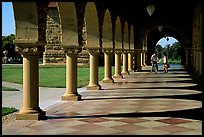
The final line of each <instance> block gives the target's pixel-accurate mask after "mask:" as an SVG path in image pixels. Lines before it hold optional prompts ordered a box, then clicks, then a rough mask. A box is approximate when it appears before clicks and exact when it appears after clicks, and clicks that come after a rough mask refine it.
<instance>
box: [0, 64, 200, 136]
mask: <svg viewBox="0 0 204 137" xmlns="http://www.w3.org/2000/svg"><path fill="white" fill-rule="evenodd" d="M149 70H150V68H149V67H145V68H144V69H143V71H141V72H130V75H124V78H123V79H114V80H115V82H114V83H102V82H100V84H101V86H102V90H95V91H87V90H83V91H80V92H79V94H81V95H82V100H81V101H61V102H59V103H56V104H55V105H53V106H52V107H50V108H49V109H48V110H47V111H46V115H47V119H46V120H40V121H35V120H14V121H12V122H9V123H6V124H3V125H2V134H3V135H202V120H201V118H200V116H199V115H200V113H201V109H202V101H201V99H200V96H201V91H199V90H196V84H194V83H193V82H192V79H191V78H190V76H189V75H188V74H187V73H186V71H184V70H183V69H182V66H174V67H171V68H170V70H169V73H167V74H164V73H163V71H159V73H158V74H154V73H151V72H150V71H149Z"/></svg>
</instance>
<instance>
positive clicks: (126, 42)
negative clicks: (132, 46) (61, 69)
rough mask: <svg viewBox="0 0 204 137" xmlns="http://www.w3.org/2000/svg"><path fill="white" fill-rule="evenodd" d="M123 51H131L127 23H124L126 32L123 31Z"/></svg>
mask: <svg viewBox="0 0 204 137" xmlns="http://www.w3.org/2000/svg"><path fill="white" fill-rule="evenodd" d="M123 49H124V50H129V30H128V23H127V21H125V22H124V31H123Z"/></svg>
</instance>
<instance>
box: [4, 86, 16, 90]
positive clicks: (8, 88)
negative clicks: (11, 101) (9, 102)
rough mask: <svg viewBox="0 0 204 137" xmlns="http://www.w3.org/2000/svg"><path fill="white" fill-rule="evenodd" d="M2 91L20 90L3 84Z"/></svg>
mask: <svg viewBox="0 0 204 137" xmlns="http://www.w3.org/2000/svg"><path fill="white" fill-rule="evenodd" d="M2 91H19V90H18V89H15V88H10V87H3V86H2Z"/></svg>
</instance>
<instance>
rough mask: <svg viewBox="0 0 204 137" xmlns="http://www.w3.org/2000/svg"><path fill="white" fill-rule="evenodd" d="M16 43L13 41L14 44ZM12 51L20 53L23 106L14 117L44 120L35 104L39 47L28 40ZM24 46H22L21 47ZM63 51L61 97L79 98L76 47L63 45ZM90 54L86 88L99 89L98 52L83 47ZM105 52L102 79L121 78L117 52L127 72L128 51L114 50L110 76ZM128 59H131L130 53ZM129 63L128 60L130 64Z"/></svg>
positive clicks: (108, 52)
mask: <svg viewBox="0 0 204 137" xmlns="http://www.w3.org/2000/svg"><path fill="white" fill-rule="evenodd" d="M15 44H16V43H15ZM16 45H17V47H16V51H18V52H20V53H21V54H22V55H23V107H22V108H21V110H20V111H19V113H18V114H16V119H17V120H40V119H45V117H46V112H45V111H43V110H41V108H40V107H39V63H38V60H39V55H40V53H41V52H43V51H42V47H43V46H39V43H38V45H37V44H35V43H32V44H31V45H29V43H28V45H26V44H25V45H26V46H27V47H25V45H23V46H22V43H21V44H20V46H21V47H20V46H18V43H17V44H16ZM22 47H24V48H22ZM63 50H64V52H65V53H66V91H65V93H64V95H62V100H64V101H68V100H74V101H78V100H81V95H79V94H78V92H77V54H78V53H79V52H81V48H80V47H79V48H78V47H66V48H63ZM87 50H88V52H89V55H90V81H89V84H88V85H87V89H88V90H100V89H101V86H100V85H99V83H98V55H99V52H100V50H99V49H87ZM103 52H104V54H105V56H104V58H105V76H104V79H103V82H111V83H113V82H114V80H113V78H123V76H122V75H121V54H122V53H123V74H124V73H125V74H129V72H128V68H129V69H130V70H131V69H132V65H129V67H128V56H127V55H128V51H125V52H124V51H123V52H122V50H115V51H114V53H115V74H114V76H113V77H112V68H111V53H112V52H113V50H112V49H103ZM129 56H130V60H132V58H131V54H130V55H129ZM130 64H131V63H130Z"/></svg>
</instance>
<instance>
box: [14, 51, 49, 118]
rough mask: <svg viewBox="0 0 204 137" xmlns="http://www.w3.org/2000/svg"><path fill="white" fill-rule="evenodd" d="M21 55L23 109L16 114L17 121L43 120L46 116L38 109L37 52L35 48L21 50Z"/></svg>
mask: <svg viewBox="0 0 204 137" xmlns="http://www.w3.org/2000/svg"><path fill="white" fill-rule="evenodd" d="M17 51H19V52H20V53H21V54H22V55H23V107H22V108H21V110H20V111H19V113H18V114H16V119H17V120H39V119H44V118H45V116H46V114H45V111H42V110H41V109H40V107H39V64H38V59H39V51H38V48H37V47H32V48H24V49H21V48H19V47H17Z"/></svg>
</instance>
